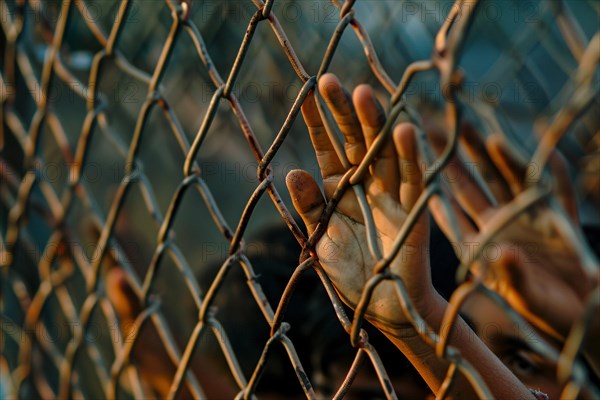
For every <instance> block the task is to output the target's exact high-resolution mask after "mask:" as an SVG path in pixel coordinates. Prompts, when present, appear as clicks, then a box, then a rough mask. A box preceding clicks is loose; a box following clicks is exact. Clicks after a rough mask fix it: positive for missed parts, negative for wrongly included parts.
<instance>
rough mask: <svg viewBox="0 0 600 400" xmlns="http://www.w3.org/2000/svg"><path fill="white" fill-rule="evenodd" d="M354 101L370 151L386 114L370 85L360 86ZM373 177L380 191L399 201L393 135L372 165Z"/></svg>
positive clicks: (388, 138)
mask: <svg viewBox="0 0 600 400" xmlns="http://www.w3.org/2000/svg"><path fill="white" fill-rule="evenodd" d="M352 100H353V102H354V105H355V107H356V114H357V115H358V120H359V121H360V124H361V127H362V131H363V134H364V138H365V142H366V145H367V147H368V148H369V149H370V148H371V146H372V145H373V142H374V141H375V140H376V139H377V135H378V134H379V131H381V128H383V125H384V124H385V112H384V111H383V108H382V107H381V104H379V101H377V99H376V98H375V95H374V94H373V89H372V88H371V87H370V86H369V85H360V86H358V87H357V88H356V89H354V94H353V96H352ZM371 176H372V177H373V179H374V181H375V183H376V184H377V185H378V186H379V188H380V189H382V190H383V191H386V192H387V193H389V194H390V195H392V197H393V198H394V199H395V200H396V201H399V198H398V190H399V185H400V179H399V172H398V162H397V154H396V150H395V149H394V143H393V139H392V135H388V137H387V138H386V139H385V142H384V143H383V147H382V148H381V149H380V151H379V153H378V154H377V155H376V157H375V161H374V162H373V163H372V164H371Z"/></svg>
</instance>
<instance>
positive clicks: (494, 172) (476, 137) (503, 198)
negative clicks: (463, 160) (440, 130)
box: [460, 123, 513, 204]
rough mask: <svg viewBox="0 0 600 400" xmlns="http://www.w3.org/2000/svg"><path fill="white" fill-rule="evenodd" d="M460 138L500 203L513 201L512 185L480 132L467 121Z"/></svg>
mask: <svg viewBox="0 0 600 400" xmlns="http://www.w3.org/2000/svg"><path fill="white" fill-rule="evenodd" d="M460 139H461V143H462V144H463V145H464V147H465V150H466V151H467V154H468V155H469V157H470V158H471V160H472V161H473V162H474V163H475V164H476V166H477V169H478V170H479V172H480V174H481V176H482V177H483V179H484V181H485V182H486V184H487V185H488V187H489V188H490V191H491V192H492V194H493V195H494V197H495V198H496V201H497V202H498V204H506V203H508V202H509V201H511V200H512V197H513V196H512V194H511V191H510V187H509V186H508V184H507V182H506V180H505V179H504V177H503V176H502V174H501V173H500V171H499V170H498V167H497V166H496V164H494V161H493V160H492V158H491V157H490V155H489V153H488V151H487V149H486V147H485V141H484V140H483V139H482V137H481V135H480V134H479V132H477V131H476V130H475V128H474V127H473V126H472V125H471V124H468V123H465V124H464V125H463V127H462V129H461V135H460Z"/></svg>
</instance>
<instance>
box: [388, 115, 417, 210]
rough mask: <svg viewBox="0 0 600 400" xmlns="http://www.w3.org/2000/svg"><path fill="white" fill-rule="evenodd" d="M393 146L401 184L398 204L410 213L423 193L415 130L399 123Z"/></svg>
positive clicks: (411, 126)
mask: <svg viewBox="0 0 600 400" xmlns="http://www.w3.org/2000/svg"><path fill="white" fill-rule="evenodd" d="M394 144H395V145H396V151H397V152H398V156H399V158H398V162H397V163H398V164H399V169H400V176H401V178H402V183H401V185H400V204H402V206H403V207H404V208H405V209H406V210H407V211H410V210H411V209H412V208H413V207H414V205H415V203H416V202H417V199H418V198H419V196H420V195H421V192H422V191H423V175H422V173H421V169H420V168H419V161H418V160H419V155H418V149H417V139H416V136H415V128H414V126H413V125H412V124H409V123H401V124H399V125H398V126H396V128H395V129H394Z"/></svg>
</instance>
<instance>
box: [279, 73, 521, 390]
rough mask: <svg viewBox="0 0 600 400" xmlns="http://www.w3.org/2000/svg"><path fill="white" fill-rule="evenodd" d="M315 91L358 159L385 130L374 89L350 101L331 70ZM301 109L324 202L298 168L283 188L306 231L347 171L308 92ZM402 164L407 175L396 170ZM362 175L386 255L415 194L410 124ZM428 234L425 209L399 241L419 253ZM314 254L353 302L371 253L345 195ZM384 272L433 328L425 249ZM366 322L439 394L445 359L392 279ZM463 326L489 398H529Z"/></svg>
mask: <svg viewBox="0 0 600 400" xmlns="http://www.w3.org/2000/svg"><path fill="white" fill-rule="evenodd" d="M319 90H320V92H321V93H322V94H323V96H324V98H325V100H326V101H327V103H328V105H329V108H330V109H331V110H332V112H333V116H334V118H335V119H336V122H337V124H338V125H339V126H340V129H341V131H342V133H343V134H344V137H345V139H346V143H345V152H346V156H347V158H348V160H349V162H350V163H351V164H352V165H358V164H359V163H360V161H361V160H362V158H363V157H364V155H365V154H366V151H367V149H368V148H369V147H370V146H371V145H372V143H373V141H374V139H375V137H376V135H377V133H378V132H379V130H380V128H381V127H382V126H383V123H384V121H385V117H384V114H383V111H382V107H381V106H380V105H379V103H378V102H377V100H376V99H375V97H374V95H373V91H372V89H371V88H370V87H369V86H366V85H361V86H359V87H357V88H356V89H355V91H354V96H353V98H352V99H350V96H349V95H348V94H346V92H345V91H344V89H343V88H342V86H341V84H340V83H339V81H338V80H337V78H336V77H335V76H334V75H331V74H326V75H324V76H323V77H322V78H321V79H320V81H319ZM302 114H303V116H304V120H305V121H306V125H307V126H308V129H309V133H310V137H311V140H312V143H313V146H314V148H315V153H316V155H317V161H318V163H319V167H320V169H321V175H322V177H323V186H324V191H325V198H324V197H323V195H322V194H321V190H320V189H319V187H318V186H317V184H316V182H315V180H314V179H313V178H312V177H311V176H310V174H308V173H307V172H305V171H301V170H295V171H291V172H290V173H289V174H288V177H287V186H288V190H289V191H290V194H291V196H292V201H293V203H294V207H295V208H296V210H297V211H298V213H299V214H300V216H301V217H302V219H303V221H304V223H305V224H306V227H307V230H308V232H309V234H310V233H312V232H314V230H315V228H316V226H317V224H318V222H319V219H320V216H321V214H322V212H323V210H324V209H325V205H326V199H329V198H330V197H331V196H332V194H333V191H334V190H335V188H336V186H337V184H338V183H339V181H340V179H341V177H342V176H343V174H344V173H345V172H346V169H345V168H344V167H343V166H342V163H341V161H340V160H339V159H338V157H337V155H336V153H335V151H334V148H333V145H332V144H331V143H330V141H329V139H328V136H327V134H326V131H325V129H324V126H323V123H322V121H321V119H320V116H319V114H318V112H317V108H316V105H315V103H314V99H313V97H312V96H309V97H308V98H307V100H306V101H305V103H304V105H303V107H302ZM401 164H402V168H401ZM407 167H410V168H407ZM402 170H410V171H413V172H414V173H412V174H406V175H404V176H401V174H400V171H402ZM367 175H368V176H367V177H366V178H365V180H364V182H363V185H364V189H365V192H366V195H367V200H368V201H369V205H370V207H371V209H372V211H373V218H374V221H375V225H376V228H377V234H378V237H379V239H380V243H379V244H380V248H381V249H382V251H383V254H384V255H385V254H387V253H388V252H389V251H390V249H391V245H392V242H393V240H394V238H395V237H396V235H397V234H398V231H399V229H400V227H401V226H402V224H403V222H404V221H405V220H406V218H407V215H408V213H409V212H410V210H411V209H412V208H413V207H414V205H415V203H416V201H417V199H418V197H419V195H420V194H421V192H422V190H423V184H422V176H421V172H420V169H419V160H418V152H417V146H416V138H415V130H414V127H412V126H411V125H409V124H400V125H398V126H397V127H396V128H395V130H394V133H393V136H390V138H389V139H388V143H387V144H386V146H384V148H383V149H382V151H381V153H380V154H379V155H378V157H377V159H376V161H375V162H374V164H373V165H372V166H371V168H370V173H369V174H367ZM428 240H429V227H428V222H427V217H426V215H425V214H423V215H422V216H421V218H420V219H419V221H418V222H417V224H416V225H415V227H414V228H413V229H412V231H411V233H410V235H409V236H408V239H407V241H406V243H407V245H410V246H413V247H414V248H416V249H422V248H424V247H427V246H428ZM316 252H317V255H318V257H319V260H320V263H321V265H322V266H323V269H324V270H325V272H326V273H327V274H328V275H329V277H330V279H331V280H332V282H333V284H334V286H335V288H336V290H337V291H338V293H339V294H340V297H341V298H342V299H343V301H345V302H346V303H347V304H348V305H349V306H350V307H355V306H356V304H357V302H358V299H359V296H360V293H361V291H362V288H363V287H364V285H365V283H366V281H367V280H368V279H369V277H370V276H372V273H373V267H374V266H375V260H373V259H372V257H371V255H370V253H369V250H368V246H367V237H366V229H365V226H364V222H363V218H362V213H361V212H360V208H359V205H358V201H357V199H356V197H355V196H354V194H353V193H352V192H351V191H348V192H346V194H345V195H344V196H343V197H342V199H341V201H340V203H339V204H338V206H337V208H336V210H335V212H334V214H333V215H332V217H331V219H330V221H329V223H328V225H327V229H326V232H325V234H324V235H323V236H322V237H321V239H320V240H319V242H318V243H317V246H316ZM390 271H391V272H393V273H395V274H397V275H399V276H400V277H401V278H402V280H403V281H404V283H405V285H406V287H407V290H408V292H409V296H410V298H411V301H412V302H413V304H414V306H415V308H416V310H417V312H419V314H420V315H421V316H423V318H424V319H425V320H426V322H427V323H428V324H429V325H430V326H431V327H433V328H434V329H436V330H437V329H439V328H440V325H441V321H442V318H443V314H444V311H445V309H446V307H447V303H446V302H445V301H444V300H443V299H442V297H441V296H440V295H439V294H438V293H437V292H436V290H435V289H434V288H433V285H432V283H431V276H430V267H429V257H428V256H427V253H426V252H423V251H416V252H410V254H408V253H407V254H406V257H396V258H395V259H394V260H393V261H392V263H391V265H390ZM366 318H367V319H368V320H369V321H370V322H371V323H373V324H374V325H375V326H376V327H378V328H379V329H381V330H382V331H383V332H384V333H385V334H386V336H388V338H389V339H390V340H391V341H392V342H393V343H394V344H395V345H396V346H397V347H398V348H399V349H400V350H401V351H402V352H403V353H404V354H405V356H406V357H407V359H408V360H409V361H410V362H411V363H412V364H413V366H414V367H415V368H416V369H417V370H418V371H419V373H420V374H421V376H422V377H423V378H424V379H425V381H426V382H427V383H428V385H429V387H430V388H431V390H432V391H433V392H434V393H437V391H438V390H439V389H440V386H441V383H442V382H443V379H444V377H445V373H446V370H447V367H448V365H447V364H446V363H445V361H442V360H439V359H438V358H437V357H436V356H435V354H434V352H433V349H431V347H430V346H428V345H427V344H426V343H424V342H423V341H422V339H421V338H420V337H419V336H418V334H417V333H416V331H414V328H413V327H412V325H411V324H410V322H409V320H408V319H407V318H406V316H405V315H404V313H403V312H402V309H401V307H400V305H399V302H398V300H397V298H396V295H395V292H394V287H393V284H391V283H390V282H383V283H381V284H380V285H379V286H378V287H377V288H376V289H375V291H374V293H373V297H372V299H371V302H370V304H369V306H368V309H367V313H366ZM468 331H470V329H469V327H468V326H467V325H466V324H465V323H464V321H462V320H461V319H459V320H458V321H457V323H456V326H455V329H454V330H453V334H452V335H451V338H450V344H452V345H453V346H455V347H457V348H458V349H463V350H464V352H463V354H464V355H465V357H466V358H467V359H468V361H469V362H470V363H471V364H473V365H475V366H476V367H477V368H478V370H479V371H480V372H481V373H482V377H483V379H484V380H485V381H487V382H488V383H489V386H490V388H491V390H493V395H494V396H496V397H500V398H530V397H531V394H530V393H529V391H528V390H527V388H526V387H525V386H524V385H522V384H521V383H520V382H519V381H518V379H516V377H515V376H514V375H513V374H512V373H511V372H510V371H509V370H508V369H507V368H506V367H505V366H504V365H503V364H502V363H501V362H500V361H499V360H498V358H496V357H495V356H494V355H493V353H491V351H490V350H489V349H488V348H487V347H486V346H485V345H484V344H483V343H482V342H481V341H480V340H479V339H478V338H477V337H476V336H475V337H473V336H469V335H468V334H465V333H467V332H468ZM467 350H468V351H467ZM492 383H493V385H492ZM452 390H453V393H452V394H453V395H455V396H456V397H474V396H475V393H474V392H473V391H472V390H473V389H472V387H471V385H470V384H469V383H468V382H467V381H466V380H465V379H461V378H459V379H458V380H457V382H456V383H455V384H454V385H453V388H452Z"/></svg>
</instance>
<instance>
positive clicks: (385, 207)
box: [316, 185, 430, 325]
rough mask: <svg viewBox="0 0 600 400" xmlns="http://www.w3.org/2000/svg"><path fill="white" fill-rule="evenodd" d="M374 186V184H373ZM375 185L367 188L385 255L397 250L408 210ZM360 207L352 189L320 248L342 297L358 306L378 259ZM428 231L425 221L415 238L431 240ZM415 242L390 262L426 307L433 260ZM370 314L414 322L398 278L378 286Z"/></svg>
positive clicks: (388, 321) (380, 319)
mask: <svg viewBox="0 0 600 400" xmlns="http://www.w3.org/2000/svg"><path fill="white" fill-rule="evenodd" d="M370 187H371V188H373V185H371V186H370ZM372 191H373V190H371V192H367V198H368V200H369V201H370V203H371V205H372V207H373V213H374V220H375V225H376V227H377V228H378V230H377V234H378V238H379V245H380V248H381V250H382V255H383V256H384V257H385V256H387V255H388V254H389V253H390V252H391V250H392V246H393V242H394V239H395V238H396V234H397V233H398V231H399V229H400V227H401V226H402V223H404V221H405V220H406V216H407V213H406V211H404V209H403V208H402V207H401V205H400V204H399V203H398V202H395V201H394V199H393V198H392V197H391V196H388V195H387V194H386V193H379V195H373V193H372ZM357 212H360V211H359V210H358V204H357V203H356V199H355V197H354V195H353V194H352V193H348V194H346V195H345V196H344V198H343V200H342V202H341V203H340V205H339V207H338V210H337V211H336V212H334V213H333V215H332V217H331V219H330V221H329V224H328V226H327V230H326V232H325V233H324V235H323V236H322V237H321V239H320V240H319V242H318V244H317V248H316V250H317V255H318V257H319V260H320V262H321V265H322V266H323V268H324V270H325V272H326V273H327V275H328V276H329V278H330V279H331V281H332V283H333V284H334V286H335V288H336V290H337V291H338V293H339V294H340V296H341V297H342V300H343V301H344V302H345V303H346V304H348V305H349V306H350V307H352V308H354V307H356V305H357V303H358V302H359V299H360V297H361V294H362V292H363V290H364V287H365V285H366V283H367V282H368V281H369V279H371V278H372V276H373V269H374V267H375V264H376V262H377V260H375V259H374V258H373V256H372V255H371V252H370V251H369V246H368V240H367V230H366V227H365V225H364V224H363V223H361V222H358V220H362V216H360V215H356V213H357ZM426 235H427V227H426V226H425V227H424V226H422V224H419V225H417V227H416V230H415V232H413V234H411V236H412V237H411V242H414V241H415V240H416V241H421V242H422V243H427V236H426ZM409 248H410V250H407V251H401V252H400V254H399V255H397V256H396V258H395V259H394V260H393V261H392V263H391V264H390V271H391V272H392V273H394V274H397V275H399V276H400V277H401V278H402V280H403V281H404V283H405V285H406V286H407V288H408V292H409V296H410V297H411V299H413V302H414V303H415V307H416V308H417V309H418V310H422V309H423V308H424V305H423V306H422V305H420V304H419V301H420V299H424V298H426V293H425V292H427V290H428V289H430V287H429V286H428V285H423V282H427V281H428V280H429V263H428V259H427V257H423V255H422V254H420V253H419V252H418V250H417V249H416V248H414V246H413V247H409ZM405 249H406V248H405ZM367 318H368V319H371V320H373V321H374V322H375V321H377V322H383V323H385V324H388V325H389V324H399V325H402V324H406V323H408V320H407V318H406V317H405V316H404V313H403V311H402V308H401V305H400V302H399V300H398V296H397V294H396V289H395V284H394V283H393V282H392V281H384V282H381V283H379V284H378V286H377V287H376V288H375V290H374V291H373V295H372V297H371V302H370V303H369V306H368V308H367Z"/></svg>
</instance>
